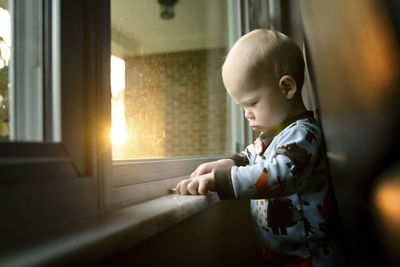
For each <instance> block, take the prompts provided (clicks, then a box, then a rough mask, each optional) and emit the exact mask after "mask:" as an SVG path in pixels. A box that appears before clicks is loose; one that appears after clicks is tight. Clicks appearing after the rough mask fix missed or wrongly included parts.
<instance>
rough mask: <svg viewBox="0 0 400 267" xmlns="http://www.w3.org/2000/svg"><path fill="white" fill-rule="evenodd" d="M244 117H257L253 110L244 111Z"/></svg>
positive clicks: (249, 118) (250, 118)
mask: <svg viewBox="0 0 400 267" xmlns="http://www.w3.org/2000/svg"><path fill="white" fill-rule="evenodd" d="M244 117H245V118H246V119H248V120H253V119H254V118H255V117H254V114H253V112H250V111H249V110H245V111H244Z"/></svg>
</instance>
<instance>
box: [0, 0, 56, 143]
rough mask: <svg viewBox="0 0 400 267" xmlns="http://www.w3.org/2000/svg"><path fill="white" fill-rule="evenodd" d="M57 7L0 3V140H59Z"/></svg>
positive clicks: (35, 0)
mask: <svg viewBox="0 0 400 267" xmlns="http://www.w3.org/2000/svg"><path fill="white" fill-rule="evenodd" d="M57 3H58V1H57V0H54V1H50V0H29V1H26V0H9V1H7V0H0V141H17V142H20V141H22V142H44V141H55V142H59V141H61V119H60V118H61V112H60V108H61V105H60V90H59V77H60V75H59V72H60V70H59V56H58V51H59V49H58V48H59V32H58V18H59V16H58V4H57Z"/></svg>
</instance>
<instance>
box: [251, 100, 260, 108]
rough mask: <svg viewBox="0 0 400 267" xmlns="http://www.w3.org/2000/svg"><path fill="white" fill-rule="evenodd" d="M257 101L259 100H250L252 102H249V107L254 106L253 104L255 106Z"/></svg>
mask: <svg viewBox="0 0 400 267" xmlns="http://www.w3.org/2000/svg"><path fill="white" fill-rule="evenodd" d="M257 103H258V101H254V102H250V103H249V107H253V106H255V105H256V104H257Z"/></svg>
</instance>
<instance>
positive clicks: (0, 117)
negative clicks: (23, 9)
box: [0, 1, 11, 141]
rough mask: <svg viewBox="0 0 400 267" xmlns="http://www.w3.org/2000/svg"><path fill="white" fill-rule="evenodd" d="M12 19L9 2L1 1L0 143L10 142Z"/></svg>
mask: <svg viewBox="0 0 400 267" xmlns="http://www.w3.org/2000/svg"><path fill="white" fill-rule="evenodd" d="M10 50H11V18H10V12H9V10H8V1H0V141H8V139H9V135H10V127H9V97H10V96H9V88H10V82H9V78H8V66H9V63H10V55H11V51H10Z"/></svg>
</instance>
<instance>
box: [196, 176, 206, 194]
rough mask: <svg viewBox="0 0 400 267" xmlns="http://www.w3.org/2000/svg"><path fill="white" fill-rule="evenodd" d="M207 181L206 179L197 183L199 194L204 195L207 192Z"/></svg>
mask: <svg viewBox="0 0 400 267" xmlns="http://www.w3.org/2000/svg"><path fill="white" fill-rule="evenodd" d="M207 187H208V183H207V182H206V181H204V180H203V181H201V182H200V183H199V187H198V190H199V194H201V195H205V194H207V192H208V188H207Z"/></svg>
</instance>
